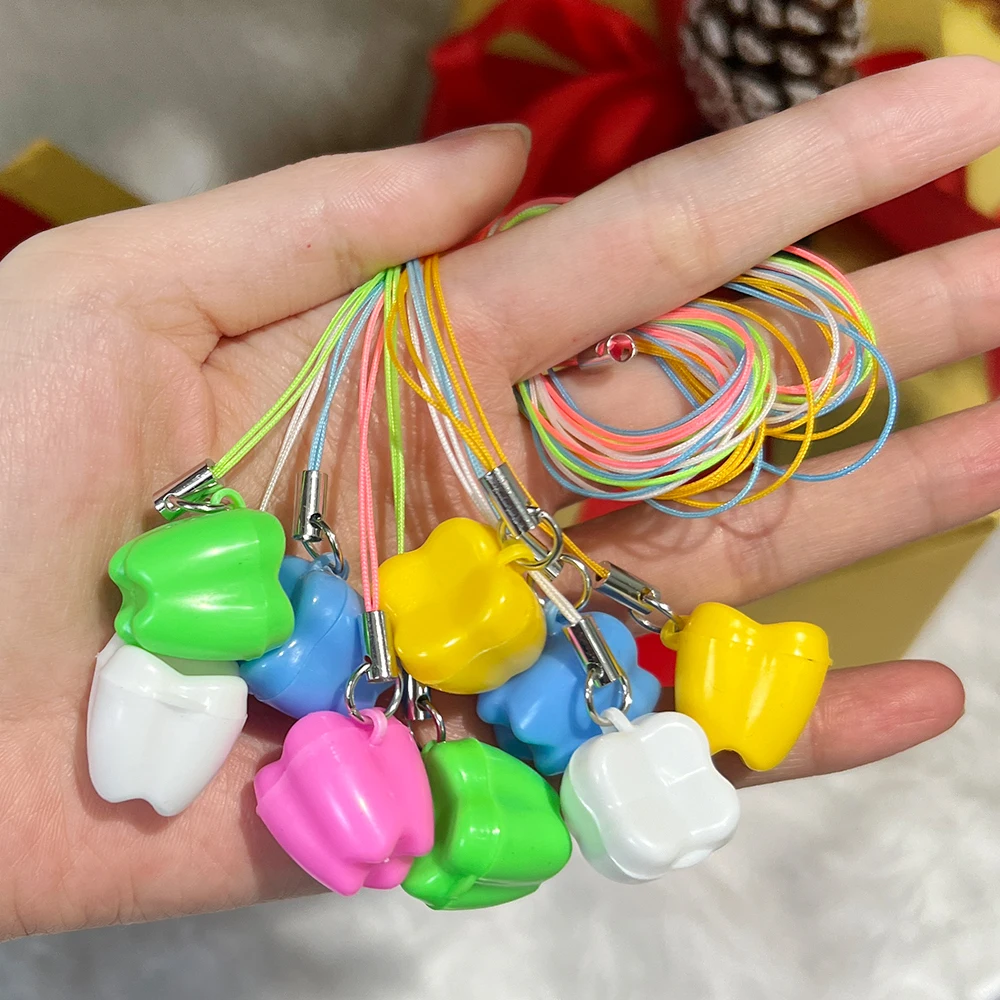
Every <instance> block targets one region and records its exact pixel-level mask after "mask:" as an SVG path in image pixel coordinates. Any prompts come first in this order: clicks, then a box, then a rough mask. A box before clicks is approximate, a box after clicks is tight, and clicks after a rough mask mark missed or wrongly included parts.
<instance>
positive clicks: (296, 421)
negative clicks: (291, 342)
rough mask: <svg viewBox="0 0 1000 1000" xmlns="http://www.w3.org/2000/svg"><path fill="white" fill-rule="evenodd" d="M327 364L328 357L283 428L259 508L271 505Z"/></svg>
mask: <svg viewBox="0 0 1000 1000" xmlns="http://www.w3.org/2000/svg"><path fill="white" fill-rule="evenodd" d="M329 366H330V359H329V358H328V359H327V361H326V364H324V365H323V367H322V369H321V370H320V371H319V372H317V373H316V377H315V378H314V379H313V380H312V382H311V383H310V384H309V388H308V389H307V390H306V391H305V392H304V393H303V394H302V396H301V397H300V398H299V401H298V403H297V404H296V406H295V409H294V410H293V411H292V417H291V420H289V422H288V427H287V428H286V430H285V437H284V439H283V440H282V442H281V449H280V450H279V451H278V457H277V459H275V462H274V469H273V470H272V472H271V478H270V479H269V480H268V483H267V488H266V489H265V490H264V495H263V497H261V501H260V509H261V510H267V508H268V507H270V506H271V501H272V500H273V499H274V491H275V489H276V488H277V486H278V480H279V479H281V474H282V473H283V472H284V471H285V466H286V465H287V464H288V460H289V458H291V456H292V450H293V449H294V448H295V445H296V444H297V442H298V439H299V437H300V436H301V434H302V429H303V428H304V427H305V423H306V420H308V419H309V412H310V411H311V410H312V407H313V403H315V402H316V397H317V396H318V395H319V390H320V386H321V385H322V384H323V381H324V379H325V378H326V370H327V368H328V367H329Z"/></svg>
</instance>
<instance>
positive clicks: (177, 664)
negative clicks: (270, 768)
mask: <svg viewBox="0 0 1000 1000" xmlns="http://www.w3.org/2000/svg"><path fill="white" fill-rule="evenodd" d="M246 714H247V686H246V684H245V683H244V682H243V681H242V680H241V679H240V677H239V674H238V673H237V667H236V664H235V663H233V662H228V663H226V662H219V661H213V662H198V661H190V660H178V659H161V658H160V657H158V656H155V655H154V654H153V653H149V652H147V651H146V650H144V649H140V648H139V647H138V646H129V645H127V644H126V643H125V642H123V641H122V639H121V638H120V637H118V636H115V637H114V638H113V639H112V640H111V642H109V643H108V645H107V646H106V647H105V648H104V650H103V651H102V652H101V653H100V655H99V656H98V658H97V669H96V671H95V673H94V681H93V685H92V687H91V692H90V704H89V706H88V710H87V761H88V767H89V769H90V780H91V783H92V784H93V786H94V788H95V790H96V791H97V794H98V795H100V796H101V798H102V799H105V800H106V801H108V802H125V801H127V800H129V799H144V800H145V801H146V802H148V803H149V804H150V805H151V806H152V807H153V808H154V809H155V810H156V811H157V812H158V813H160V815H161V816H175V815H176V814H177V813H179V812H181V811H182V810H184V809H186V808H187V807H188V806H189V805H190V804H191V803H192V802H193V801H194V800H195V799H196V798H197V797H198V795H199V794H200V793H201V791H202V789H204V788H205V786H206V785H207V784H208V783H209V782H210V781H211V780H212V778H213V777H214V776H215V774H216V772H217V771H218V770H219V768H220V767H222V765H223V763H224V762H225V760H226V757H227V756H228V755H229V751H230V750H231V749H232V747H233V744H234V743H235V742H236V738H237V737H238V736H239V734H240V732H241V731H242V729H243V724H244V722H245V721H246Z"/></svg>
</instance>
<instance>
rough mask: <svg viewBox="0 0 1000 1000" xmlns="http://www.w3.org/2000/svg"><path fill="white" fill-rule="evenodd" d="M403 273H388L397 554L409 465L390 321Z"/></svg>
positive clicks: (388, 388) (388, 395) (388, 397)
mask: <svg viewBox="0 0 1000 1000" xmlns="http://www.w3.org/2000/svg"><path fill="white" fill-rule="evenodd" d="M401 271H402V269H401V268H399V267H391V268H389V269H388V270H386V271H385V304H384V316H385V346H384V348H383V350H384V352H385V358H384V367H385V401H386V413H387V415H388V420H389V454H390V456H391V461H392V506H393V511H394V513H395V515H396V551H397V552H399V553H402V552H404V551H405V550H406V463H405V461H404V457H403V415H402V409H401V406H400V399H399V372H397V371H396V368H395V366H394V365H393V363H392V354H391V353H390V351H389V337H390V336H392V333H393V331H392V330H391V329H390V328H389V322H388V320H389V317H390V316H391V315H392V314H393V309H394V307H395V304H396V296H397V290H398V288H399V276H400V273H401Z"/></svg>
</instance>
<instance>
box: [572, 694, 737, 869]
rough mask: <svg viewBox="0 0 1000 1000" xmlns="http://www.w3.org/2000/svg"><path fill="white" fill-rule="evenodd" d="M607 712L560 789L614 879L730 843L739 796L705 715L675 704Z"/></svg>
mask: <svg viewBox="0 0 1000 1000" xmlns="http://www.w3.org/2000/svg"><path fill="white" fill-rule="evenodd" d="M605 718H607V719H609V721H611V722H613V724H614V727H615V728H614V729H613V730H612V731H610V732H605V733H604V734H602V735H601V736H595V737H593V738H592V739H590V740H588V741H587V742H586V743H584V744H583V745H582V746H581V747H579V748H578V749H577V750H576V752H575V753H574V754H573V756H572V757H571V758H570V762H569V767H567V769H566V773H565V775H564V776H563V782H562V788H561V792H560V801H561V805H562V813H563V819H564V820H565V821H566V825H567V826H568V827H569V830H570V832H571V833H572V834H573V837H574V838H575V840H576V841H577V843H578V844H579V845H580V850H581V851H582V852H583V855H584V857H585V858H586V859H587V860H588V861H589V862H590V864H591V865H592V866H593V867H594V868H596V869H597V871H599V872H600V873H601V874H602V875H604V876H606V877H607V878H610V879H613V880H614V881H616V882H627V883H635V882H651V881H653V880H654V879H657V878H660V877H661V876H663V875H665V874H666V873H667V872H669V871H671V870H673V869H675V868H688V867H690V866H691V865H695V864H698V862H700V861H703V860H704V859H705V858H707V857H708V856H709V855H710V854H711V853H712V852H713V851H715V850H717V849H718V848H720V847H722V846H723V845H724V844H726V843H727V842H728V841H729V840H730V839H731V837H732V836H733V834H734V833H735V831H736V826H737V824H738V823H739V818H740V804H739V799H738V797H737V795H736V789H735V788H733V786H732V785H731V784H730V783H729V782H728V781H726V779H725V778H724V777H722V775H721V774H719V772H718V771H716V769H715V767H714V765H713V764H712V757H711V753H710V751H709V746H708V738H707V737H706V736H705V733H704V731H703V730H702V728H701V727H700V726H699V725H698V723H697V722H695V721H694V720H693V719H691V718H689V717H688V716H686V715H681V714H680V713H678V712H657V713H654V714H651V715H644V716H641V717H640V718H638V719H636V720H634V721H631V722H630V721H629V720H628V719H627V718H625V716H624V715H623V714H622V713H621V712H619V711H617V710H615V709H612V710H611V711H610V712H606V713H605Z"/></svg>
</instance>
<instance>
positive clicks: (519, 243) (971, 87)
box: [442, 57, 1000, 381]
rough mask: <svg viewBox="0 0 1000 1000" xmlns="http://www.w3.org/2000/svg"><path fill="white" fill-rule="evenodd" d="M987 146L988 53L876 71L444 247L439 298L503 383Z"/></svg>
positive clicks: (999, 123) (999, 95) (994, 90)
mask: <svg viewBox="0 0 1000 1000" xmlns="http://www.w3.org/2000/svg"><path fill="white" fill-rule="evenodd" d="M998 145H1000V65H997V64H995V63H993V62H990V61H988V60H985V59H979V58H976V57H959V58H951V59H940V60H934V61H931V62H927V63H923V64H920V65H917V66H913V67H910V68H907V69H903V70H897V71H895V72H892V73H885V74H881V75H879V76H876V77H872V78H870V79H867V80H862V81H860V82H858V83H855V84H851V85H849V86H847V87H843V88H841V89H840V90H836V91H833V92H832V93H830V94H827V95H825V96H823V97H820V98H817V99H816V100H813V101H810V102H808V103H807V104H803V105H800V106H799V107H797V108H793V109H792V110H790V111H786V112H784V113H782V114H779V115H776V116H774V117H773V118H769V119H766V120H764V121H761V122H756V123H754V124H752V125H747V126H745V127H743V128H740V129H735V130H733V131H732V132H726V133H723V134H721V135H717V136H713V137H711V138H709V139H705V140H702V141H701V142H697V143H693V144H692V145H690V146H685V147H683V148H681V149H677V150H673V151H671V152H669V153H665V154H663V155H661V156H658V157H655V158H654V159H651V160H647V161H646V162H644V163H641V164H639V165H638V166H635V167H633V168H631V169H630V170H627V171H625V172H624V173H622V174H619V175H618V176H617V177H614V178H612V179H611V180H609V181H607V182H606V183H604V184H602V185H600V186H599V187H597V188H595V189H594V190H593V191H591V192H588V193H587V194H584V195H582V196H581V197H579V198H577V199H575V200H574V201H572V202H570V203H569V204H568V205H566V206H563V207H561V208H559V209H557V210H556V211H553V212H551V213H549V214H547V215H545V216H543V217H540V218H536V219H533V220H532V221H530V222H527V223H525V224H523V225H521V226H518V227H516V228H514V229H512V230H509V231H508V232H506V233H502V234H500V235H498V236H495V237H492V238H490V239H488V240H486V241H485V242H483V243H478V244H474V245H472V246H469V247H465V248H463V249H461V250H459V251H457V252H456V253H454V254H452V255H450V256H449V257H447V258H446V259H445V260H444V261H443V262H442V279H443V281H444V284H445V290H446V292H447V295H448V303H449V310H450V312H451V315H452V318H453V320H454V321H455V326H456V329H457V330H458V331H459V333H460V335H463V336H464V337H465V338H466V340H467V342H469V343H473V344H476V345H488V344H497V345H498V351H497V354H499V360H500V363H501V364H503V365H504V366H505V370H506V372H507V374H508V375H509V377H510V380H511V381H518V380H520V379H522V378H525V377H527V376H529V375H533V374H535V373H537V372H538V371H541V370H544V369H545V368H548V367H550V366H551V365H554V364H557V363H558V362H560V361H563V360H565V359H566V358H568V357H572V356H573V355H575V354H576V353H578V352H579V351H580V350H582V349H584V348H585V347H587V346H589V345H590V344H593V343H594V342H595V341H597V340H598V339H600V337H601V336H602V335H606V334H608V333H611V332H614V331H616V330H622V329H628V328H630V327H632V326H635V325H637V324H639V323H642V322H645V321H647V320H649V319H651V318H653V317H655V316H658V315H661V314H662V313H664V312H666V311H668V310H670V309H672V308H675V307H677V306H679V305H682V304H683V303H685V302H687V301H689V300H691V299H693V298H696V297H697V296H699V295H702V294H704V293H706V292H708V291H710V290H712V289H713V288H716V287H718V286H719V285H721V284H723V283H724V282H726V281H728V280H729V279H731V278H732V277H733V276H735V275H737V274H740V273H741V272H743V271H745V270H746V269H748V268H749V267H752V266H753V265H755V264H757V263H759V262H760V261H761V260H763V259H765V258H766V257H768V256H770V255H771V254H773V253H775V252H777V251H778V250H780V249H782V248H783V247H785V246H788V245H789V244H791V243H794V242H795V241H796V240H799V239H801V238H802V237H803V236H805V235H807V234H809V233H811V232H815V231H816V230H818V229H821V228H822V227H824V226H827V225H830V224H832V223H834V222H836V221H838V220H840V219H843V218H845V217H847V216H849V215H853V214H854V213H856V212H859V211H862V210H864V209H866V208H869V207H871V206H873V205H877V204H880V203H881V202H883V201H887V200H889V199H891V198H895V197H897V196H899V195H901V194H904V193H906V192H907V191H910V190H912V189H914V188H916V187H919V186H920V185H922V184H925V183H927V182H929V181H931V180H933V179H935V178H936V177H939V176H941V175H942V174H945V173H948V172H949V171H951V170H954V169H957V168H958V167H961V166H963V165H965V164H966V163H969V162H970V161H971V160H973V159H975V158H976V157H978V156H980V155H982V154H984V153H986V152H989V151H990V150H992V149H993V148H995V147H996V146H998ZM499 345H502V353H501V352H500V351H501V349H500V347H499ZM495 356H496V355H494V357H495Z"/></svg>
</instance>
